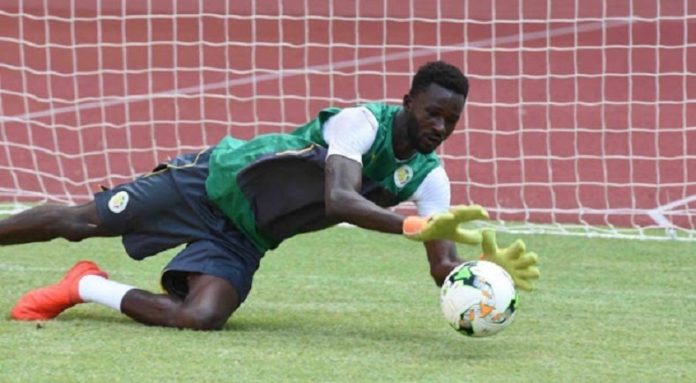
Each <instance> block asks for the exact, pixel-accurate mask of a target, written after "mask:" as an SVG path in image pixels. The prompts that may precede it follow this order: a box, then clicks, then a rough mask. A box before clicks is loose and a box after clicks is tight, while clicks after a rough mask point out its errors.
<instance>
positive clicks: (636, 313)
mask: <svg viewBox="0 0 696 383" xmlns="http://www.w3.org/2000/svg"><path fill="white" fill-rule="evenodd" d="M522 238H523V239H524V240H525V241H526V242H527V245H528V247H529V248H530V249H533V250H535V251H537V252H538V253H539V254H540V256H541V260H542V265H541V270H542V278H541V280H540V281H539V283H538V287H539V288H538V290H537V291H535V292H534V293H531V294H525V293H522V294H521V295H522V306H521V309H520V311H519V312H518V315H517V317H516V319H515V322H514V323H513V324H512V325H511V326H510V327H509V328H508V329H506V330H505V331H504V332H502V333H500V334H499V335H496V336H494V337H491V338H486V339H470V338H466V337H463V336H461V335H459V334H457V333H455V332H454V331H453V330H452V329H450V328H449V326H448V325H447V324H446V323H445V321H444V319H443V318H442V316H441V314H440V309H439V301H438V289H437V288H436V287H435V285H434V284H433V283H432V281H431V280H430V277H429V275H428V270H427V262H426V261H425V255H424V252H423V250H422V248H421V246H420V245H418V244H416V243H413V242H410V241H407V240H404V239H401V238H398V237H397V236H389V235H380V234H375V233H370V232H367V231H363V230H359V229H342V228H336V229H331V230H327V231H324V232H320V233H317V234H311V235H305V236H300V237H297V238H295V239H292V240H290V241H288V242H287V243H285V244H284V245H283V246H281V248H280V249H278V250H277V251H275V252H272V253H269V254H268V255H267V256H266V257H265V258H264V260H263V262H262V266H261V269H260V270H259V272H258V274H257V276H256V279H255V282H254V289H253V290H252V293H251V295H250V296H249V299H248V300H247V302H246V303H245V304H244V305H243V306H242V308H241V309H240V310H239V311H238V312H237V313H236V314H235V315H234V316H233V318H232V319H231V320H230V321H229V322H228V323H227V325H226V327H225V329H224V330H223V331H221V332H212V333H205V332H195V331H182V330H174V329H163V328H152V327H145V326H142V325H140V324H138V323H136V322H134V321H131V320H130V319H128V318H126V317H124V316H122V315H121V314H119V313H117V312H114V311H112V310H109V309H107V308H104V307H101V306H98V305H81V306H78V307H76V308H74V309H71V310H69V311H67V312H65V313H64V314H63V315H61V316H60V317H59V318H58V319H56V320H53V321H49V322H46V323H43V324H42V325H37V324H35V323H21V322H14V321H10V320H9V319H8V317H7V315H8V314H7V313H8V312H9V310H10V308H11V307H12V305H13V303H14V301H15V300H16V299H17V298H18V297H19V296H20V295H21V294H22V293H23V292H25V291H26V290H28V289H31V288H33V287H36V286H40V285H42V284H47V283H51V282H53V281H55V280H57V279H58V278H59V277H60V276H61V275H62V273H63V271H64V270H66V269H67V268H68V267H69V266H71V265H72V263H73V262H74V261H77V260H79V259H84V258H88V259H93V260H95V261H97V262H98V263H99V264H100V265H101V266H102V267H104V268H105V269H106V270H108V271H109V272H110V273H111V277H112V278H113V279H115V280H118V281H122V282H125V283H129V284H133V285H136V286H138V287H142V288H147V289H151V290H156V289H158V278H159V273H160V270H161V268H162V267H163V266H164V265H165V264H166V262H167V261H168V260H169V259H170V258H171V256H172V255H173V254H174V253H173V252H171V253H167V254H162V255H160V256H157V257H153V258H150V259H148V260H145V261H143V262H135V261H131V260H129V259H128V258H127V257H126V256H125V255H124V254H123V251H122V249H121V245H120V242H119V241H118V240H117V239H108V240H89V241H85V242H83V243H79V244H74V243H68V242H65V241H53V242H51V243H44V244H35V245H24V246H12V247H2V248H0V281H2V282H1V283H2V287H3V289H2V292H1V293H0V310H2V312H3V313H4V315H3V316H2V318H1V319H0V350H2V351H0V381H1V382H12V381H27V382H42V381H50V382H57V381H58V382H60V381H64V382H75V381H102V382H118V381H125V382H151V381H194V382H198V381H200V382H212V381H235V382H273V381H276V382H328V381H330V382H377V381H386V382H453V381H454V382H462V381H464V382H487V383H488V382H506V383H507V382H593V383H595V382H693V381H696V353H695V352H694V347H695V345H696V325H694V319H696V283H695V282H694V275H696V250H694V244H690V243H684V242H649V241H635V240H633V241H628V240H610V239H586V238H578V237H557V236H522ZM498 239H499V242H501V243H509V242H511V241H512V240H513V239H514V237H512V236H509V235H504V234H499V235H498ZM460 253H462V254H463V255H467V254H468V255H469V256H474V255H475V254H478V252H477V250H476V249H471V248H466V247H462V248H460Z"/></svg>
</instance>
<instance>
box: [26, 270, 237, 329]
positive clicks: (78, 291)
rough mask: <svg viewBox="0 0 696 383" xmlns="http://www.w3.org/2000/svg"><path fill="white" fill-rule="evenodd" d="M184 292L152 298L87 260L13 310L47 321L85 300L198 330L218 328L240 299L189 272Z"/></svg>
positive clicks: (225, 286)
mask: <svg viewBox="0 0 696 383" xmlns="http://www.w3.org/2000/svg"><path fill="white" fill-rule="evenodd" d="M187 285H188V291H189V292H188V294H187V295H186V297H185V298H184V299H181V298H179V297H177V296H175V295H171V294H153V293H151V292H148V291H145V290H140V289H137V288H135V287H133V286H128V285H125V284H122V283H119V282H115V281H112V280H109V279H107V275H106V273H105V272H103V271H102V270H100V269H99V268H98V267H97V266H96V265H95V264H94V263H92V262H89V261H81V262H78V263H77V264H76V265H75V266H73V268H71V269H70V270H69V271H68V273H67V274H66V275H65V277H63V279H62V280H61V281H60V282H58V283H56V284H54V285H50V286H47V287H43V288H39V289H36V290H32V291H30V292H29V293H27V294H25V295H24V296H22V297H21V298H20V299H19V301H18V302H17V304H16V305H15V307H14V308H13V309H12V317H13V318H14V319H17V320H46V319H51V318H54V317H56V316H57V315H58V314H60V313H61V312H63V311H64V310H66V309H68V308H70V307H72V306H74V305H76V304H78V303H84V302H94V303H99V304H102V305H104V306H107V307H111V308H113V309H115V310H119V311H120V312H122V313H124V314H126V315H127V316H129V317H131V318H133V319H135V320H136V321H138V322H141V323H144V324H147V325H154V326H166V327H177V328H189V329H196V330H219V329H221V328H222V326H223V325H224V324H225V322H227V319H229V317H230V316H231V315H232V313H233V312H234V311H235V310H236V309H237V307H239V295H238V294H237V291H236V290H235V289H234V287H232V285H231V284H230V283H229V282H227V281H226V280H224V279H222V278H218V277H215V276H212V275H206V274H189V276H188V277H187Z"/></svg>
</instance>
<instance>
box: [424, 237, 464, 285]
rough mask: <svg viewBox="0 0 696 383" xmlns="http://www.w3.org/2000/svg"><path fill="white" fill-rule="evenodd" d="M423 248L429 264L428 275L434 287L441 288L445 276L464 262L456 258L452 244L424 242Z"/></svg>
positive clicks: (449, 242) (446, 242)
mask: <svg viewBox="0 0 696 383" xmlns="http://www.w3.org/2000/svg"><path fill="white" fill-rule="evenodd" d="M423 246H425V252H426V254H427V256H428V263H429V264H430V275H431V276H432V277H433V280H434V281H435V284H436V285H438V286H442V284H443V283H444V281H445V278H446V277H447V275H449V273H450V272H451V271H452V270H453V269H454V268H455V267H457V266H458V265H459V264H461V263H462V262H464V260H463V259H461V258H459V257H458V256H457V247H456V246H455V244H454V242H451V241H440V240H438V241H430V242H424V243H423Z"/></svg>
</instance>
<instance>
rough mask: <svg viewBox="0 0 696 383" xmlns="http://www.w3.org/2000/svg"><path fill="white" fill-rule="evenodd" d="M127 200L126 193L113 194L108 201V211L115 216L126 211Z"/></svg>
mask: <svg viewBox="0 0 696 383" xmlns="http://www.w3.org/2000/svg"><path fill="white" fill-rule="evenodd" d="M128 198H129V196H128V193H127V192H126V191H123V190H121V191H120V192H118V193H116V194H114V195H113V196H111V198H110V199H109V210H111V211H112V212H114V213H115V214H118V213H120V212H122V211H124V210H126V205H128Z"/></svg>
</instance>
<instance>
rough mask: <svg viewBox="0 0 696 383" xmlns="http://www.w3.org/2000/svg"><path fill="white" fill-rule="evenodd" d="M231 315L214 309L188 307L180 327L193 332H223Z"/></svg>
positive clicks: (181, 319) (182, 316)
mask: <svg viewBox="0 0 696 383" xmlns="http://www.w3.org/2000/svg"><path fill="white" fill-rule="evenodd" d="M230 316H231V314H227V313H224V312H221V310H218V309H216V308H214V307H186V308H185V309H184V310H183V311H182V313H181V317H180V323H179V326H177V327H181V328H188V329H192V330H203V331H211V330H221V329H222V327H223V326H224V325H225V323H227V320H228V319H229V317H230Z"/></svg>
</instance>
